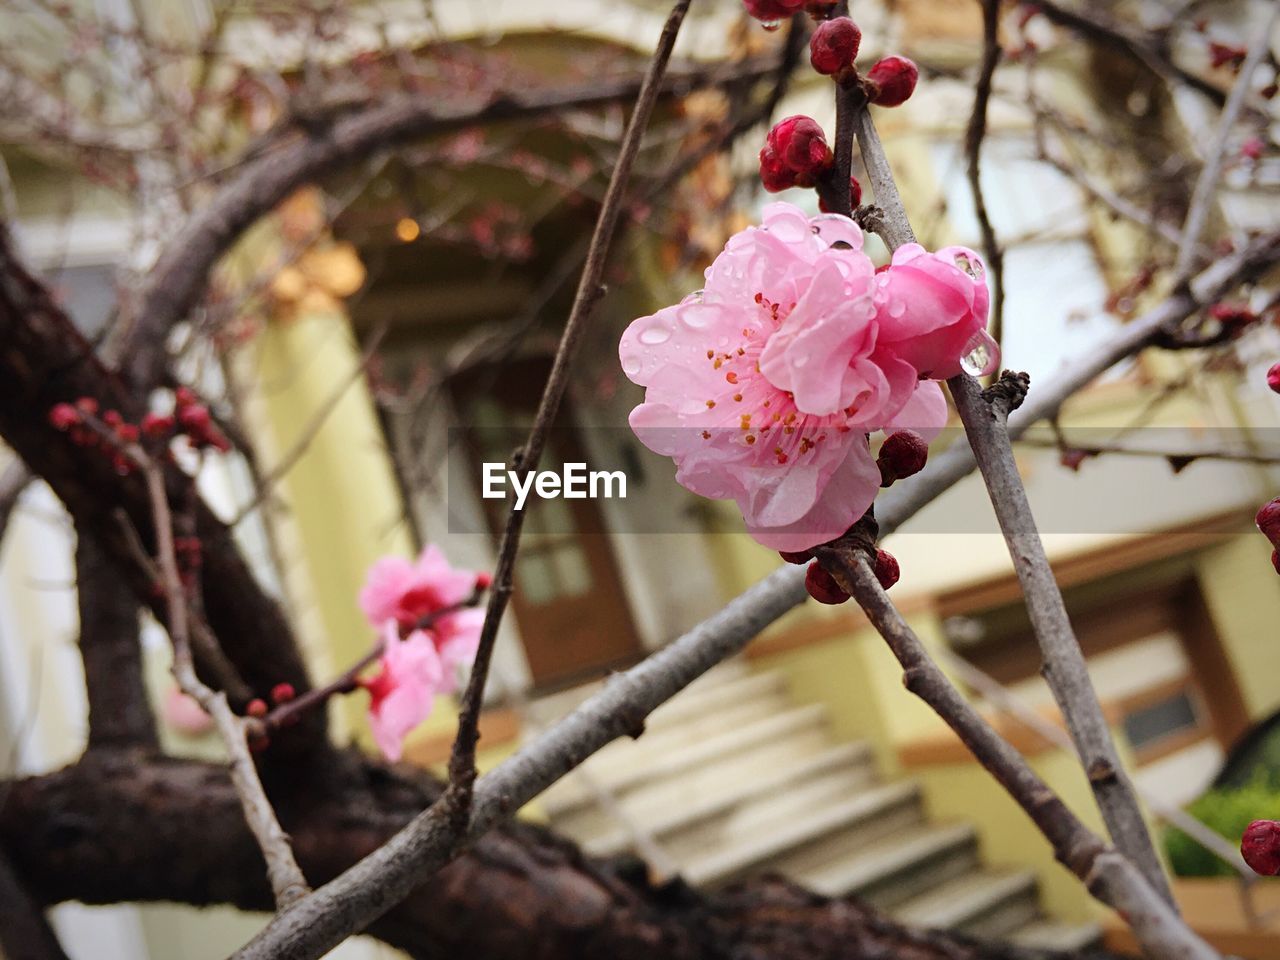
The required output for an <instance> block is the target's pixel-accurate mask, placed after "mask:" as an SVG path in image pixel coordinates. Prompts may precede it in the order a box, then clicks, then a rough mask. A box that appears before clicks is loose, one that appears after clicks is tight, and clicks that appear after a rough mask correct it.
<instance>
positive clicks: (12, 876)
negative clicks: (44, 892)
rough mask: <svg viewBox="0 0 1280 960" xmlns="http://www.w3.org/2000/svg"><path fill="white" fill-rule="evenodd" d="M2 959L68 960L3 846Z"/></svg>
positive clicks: (0, 879)
mask: <svg viewBox="0 0 1280 960" xmlns="http://www.w3.org/2000/svg"><path fill="white" fill-rule="evenodd" d="M0 956H3V957H5V960H67V955H66V953H64V952H63V950H62V944H60V943H59V942H58V937H57V935H56V934H55V933H54V932H53V927H52V926H50V925H49V921H48V920H47V919H46V918H45V916H44V911H43V910H42V909H41V906H40V904H39V903H38V902H37V901H36V900H35V899H34V898H32V896H31V895H30V894H29V893H28V892H27V889H26V887H25V886H24V885H23V883H22V880H21V879H20V878H19V877H18V874H17V871H16V870H15V869H14V867H13V864H12V863H10V862H9V858H8V856H7V855H6V854H5V852H4V849H3V846H0Z"/></svg>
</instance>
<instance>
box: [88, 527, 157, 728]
mask: <svg viewBox="0 0 1280 960" xmlns="http://www.w3.org/2000/svg"><path fill="white" fill-rule="evenodd" d="M76 591H77V596H78V603H79V611H80V640H79V643H80V659H81V661H82V662H83V664H84V683H85V691H86V692H87V694H88V698H89V749H91V750H95V749H101V748H104V747H121V746H136V747H142V748H147V749H155V748H156V746H157V745H158V743H159V741H158V740H157V738H156V728H155V718H154V717H153V716H152V713H151V707H150V704H149V703H148V702H147V687H146V683H145V682H144V680H143V670H142V647H141V644H140V643H139V637H138V600H137V597H135V596H134V595H133V593H132V591H130V590H129V588H128V585H127V584H126V583H124V582H123V581H122V580H121V579H120V570H119V564H118V561H117V559H116V558H115V557H113V556H112V555H111V554H110V553H108V552H107V551H106V550H104V549H103V548H102V546H101V545H100V544H99V543H98V542H97V540H96V539H95V538H94V536H93V534H91V533H87V532H86V533H82V534H80V535H79V536H78V537H77V538H76Z"/></svg>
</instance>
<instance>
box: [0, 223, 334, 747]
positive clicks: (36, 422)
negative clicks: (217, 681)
mask: <svg viewBox="0 0 1280 960" xmlns="http://www.w3.org/2000/svg"><path fill="white" fill-rule="evenodd" d="M0 371H3V375H2V376H0V436H3V438H4V440H5V442H6V443H8V444H9V445H10V446H11V447H12V448H13V449H14V450H15V451H16V452H17V453H18V455H19V456H20V457H22V459H23V461H24V462H25V463H26V464H27V466H28V468H29V469H30V470H31V471H32V472H33V473H35V474H38V475H39V476H40V477H41V478H43V479H44V480H45V481H46V482H47V483H48V484H49V485H50V487H52V488H53V491H54V493H56V494H57V496H58V498H59V499H60V500H61V501H62V503H63V504H64V505H65V506H66V508H67V510H68V512H69V513H70V514H71V515H72V517H73V518H74V520H75V522H76V527H77V529H78V530H79V531H80V532H81V533H82V534H84V535H88V536H92V537H95V538H96V539H97V541H98V543H99V544H100V545H101V546H102V548H103V549H104V550H106V551H108V553H110V554H111V556H112V557H114V558H115V560H116V561H117V571H118V573H119V575H120V576H121V577H123V578H125V580H126V581H127V582H128V583H129V585H130V587H131V588H132V589H133V591H134V593H135V595H136V596H137V597H138V598H139V600H140V601H141V602H143V603H145V604H149V605H150V606H151V609H152V610H153V612H155V613H156V615H157V616H158V617H159V618H161V619H162V620H163V619H164V616H165V609H164V604H163V603H162V602H161V600H160V598H158V597H157V596H156V594H155V591H154V589H153V588H154V583H153V582H152V581H151V580H150V579H149V577H148V575H147V572H146V571H145V570H144V569H142V567H141V565H140V564H139V563H138V562H137V557H136V550H135V549H134V546H133V544H131V543H129V542H128V539H127V537H126V536H125V532H124V528H123V527H122V524H121V523H120V511H123V512H124V514H125V515H127V517H128V520H129V525H130V526H131V527H132V528H133V529H135V530H137V531H139V533H140V534H141V536H142V538H143V540H144V541H146V540H149V539H150V538H151V537H152V535H153V534H152V523H151V509H150V505H149V502H148V497H147V493H146V489H145V485H144V484H143V482H142V480H141V478H140V477H139V476H138V475H137V474H133V475H130V476H125V477H122V476H120V475H119V474H117V473H116V471H115V470H114V469H113V468H112V466H111V461H110V458H109V457H107V456H103V455H102V454H101V453H100V452H99V451H96V450H91V449H88V448H86V447H82V446H77V445H76V444H74V443H73V442H72V441H71V439H70V437H69V436H68V435H67V434H66V433H63V432H60V431H58V430H56V429H54V427H53V426H52V425H51V424H50V423H49V422H48V419H47V414H48V411H49V410H50V409H51V408H52V407H53V406H54V404H56V403H60V402H68V401H73V400H75V399H76V398H77V397H82V396H85V397H91V398H93V399H95V400H97V401H98V403H99V404H100V405H101V407H102V409H104V410H106V409H116V410H119V411H120V412H121V413H122V414H123V415H124V417H125V418H126V419H128V420H132V421H134V422H136V421H137V420H138V418H139V417H140V415H141V412H142V404H141V402H140V400H139V399H138V398H137V396H136V395H135V394H133V393H132V392H130V391H129V390H127V389H126V388H125V386H124V384H123V382H122V381H121V380H120V378H119V377H117V376H116V375H114V374H113V373H111V372H110V371H108V370H107V369H106V368H105V367H103V365H102V364H101V363H100V362H99V361H98V359H97V358H96V357H95V356H94V354H93V348H92V345H91V344H89V343H88V342H87V341H86V340H85V339H84V337H82V336H81V335H80V333H79V332H78V331H77V330H76V328H75V326H74V325H73V324H72V322H71V320H70V319H69V318H68V317H67V315H66V313H65V312H64V311H63V310H62V309H61V308H60V307H58V306H57V305H56V304H55V303H54V302H53V299H52V298H51V297H50V295H49V292H48V290H47V288H46V287H45V286H44V285H43V284H42V283H41V282H40V281H39V280H37V279H36V278H35V277H33V276H32V275H31V274H30V273H29V272H28V271H27V270H26V269H25V268H24V267H23V266H22V264H20V263H19V262H18V260H17V259H16V257H15V256H14V253H13V248H12V244H11V242H10V238H9V236H8V233H7V232H6V231H5V230H4V229H3V227H2V226H0ZM170 482H171V483H172V484H174V486H175V488H177V486H178V485H180V484H184V483H185V482H186V480H185V478H184V477H182V476H181V475H179V473H178V472H177V470H176V468H170ZM194 520H195V529H194V534H195V536H197V537H199V539H200V541H201V555H202V558H203V566H202V570H201V577H200V586H201V602H202V608H203V610H204V611H205V616H206V617H207V620H208V624H209V627H210V629H211V630H212V631H213V634H214V635H215V636H216V637H217V639H218V643H219V645H220V646H221V648H222V650H223V652H224V653H225V654H226V656H227V658H228V659H229V660H230V661H231V662H232V663H233V664H234V665H235V667H236V669H237V670H238V671H239V673H240V675H241V676H242V677H243V678H244V680H245V682H246V683H247V684H248V685H249V687H250V688H252V690H253V691H255V692H257V693H258V695H263V694H265V693H266V692H267V691H269V690H270V689H271V687H272V686H273V685H275V684H277V683H281V682H287V683H291V684H293V686H294V687H295V688H296V689H297V690H299V691H303V690H305V689H307V688H308V687H309V686H310V684H309V682H308V678H307V673H306V669H305V667H304V665H303V662H302V659H301V657H300V655H299V653H298V651H297V648H296V647H295V645H294V642H293V635H292V632H291V631H290V628H289V625H288V623H287V621H286V620H285V618H284V616H283V614H282V612H281V610H280V609H279V607H278V606H277V604H276V603H275V601H274V600H272V599H271V598H270V597H268V596H267V595H266V594H265V593H264V592H263V590H262V588H261V587H260V586H259V584H258V582H257V580H256V579H255V578H254V576H253V574H252V573H251V572H250V570H249V567H248V565H247V563H246V562H245V560H244V558H243V556H242V555H241V554H240V551H239V548H238V547H237V545H236V543H235V541H234V540H233V539H232V535H231V531H230V530H228V529H227V527H226V525H225V524H223V523H222V522H221V521H219V520H218V519H217V517H215V516H214V515H213V513H212V512H211V511H210V510H209V509H208V508H207V507H206V506H205V505H204V504H203V502H201V501H197V502H196V505H195V511H194ZM324 729H325V720H324V716H323V712H322V711H320V712H317V713H315V714H313V715H310V716H308V717H305V718H303V719H302V721H301V723H300V724H299V725H298V726H296V727H294V728H292V729H291V730H289V731H286V734H287V735H285V736H281V737H280V738H277V740H275V741H273V751H274V750H284V751H287V752H288V751H293V750H297V749H303V748H305V749H307V750H312V749H327V745H326V744H325V741H324V737H323V732H324Z"/></svg>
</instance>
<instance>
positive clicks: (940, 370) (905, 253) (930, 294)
mask: <svg viewBox="0 0 1280 960" xmlns="http://www.w3.org/2000/svg"><path fill="white" fill-rule="evenodd" d="M984 273H985V270H984V268H983V265H982V258H981V257H979V256H978V255H977V254H976V253H974V252H973V251H972V250H970V249H968V248H967V247H944V248H943V249H941V250H939V251H937V252H936V253H929V252H928V251H927V250H925V249H924V247H922V246H920V244H918V243H907V244H904V245H902V246H901V247H899V248H898V249H897V250H895V251H894V254H893V262H892V263H891V264H890V266H889V269H888V270H886V271H884V272H883V273H881V274H880V275H879V276H880V283H881V291H880V293H881V299H882V303H883V305H884V308H885V309H883V310H882V311H881V312H880V343H881V344H883V345H885V346H886V347H888V348H889V349H891V350H892V351H893V352H894V353H896V354H897V355H898V356H899V357H901V358H902V359H904V360H906V361H907V362H908V363H910V364H911V365H912V366H913V367H915V368H916V370H918V371H919V373H920V376H922V377H930V378H932V379H935V380H946V379H949V378H950V377H954V376H955V375H956V374H958V373H959V372H960V369H961V367H960V358H961V357H963V356H964V355H965V354H967V353H968V352H969V351H970V349H971V344H972V343H973V341H974V338H975V337H979V338H984V337H985V330H986V326H987V308H988V304H989V301H990V295H989V294H988V292H987V284H986V281H985V280H984V279H983V275H984ZM991 346H992V347H994V343H992V344H991Z"/></svg>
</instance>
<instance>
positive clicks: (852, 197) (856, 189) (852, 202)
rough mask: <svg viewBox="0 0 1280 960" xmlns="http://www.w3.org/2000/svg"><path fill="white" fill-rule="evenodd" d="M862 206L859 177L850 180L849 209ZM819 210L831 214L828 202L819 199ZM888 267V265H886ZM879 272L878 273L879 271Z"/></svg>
mask: <svg viewBox="0 0 1280 960" xmlns="http://www.w3.org/2000/svg"><path fill="white" fill-rule="evenodd" d="M861 205H862V184H860V183H859V182H858V178H857V177H850V178H849V209H850V210H857V209H858V207H860V206H861ZM818 209H819V210H821V211H822V212H823V213H830V212H831V211H830V210H828V209H827V202H826V201H825V200H823V199H822V197H818ZM885 266H886V267H888V264H885ZM877 272H878V271H877Z"/></svg>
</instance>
